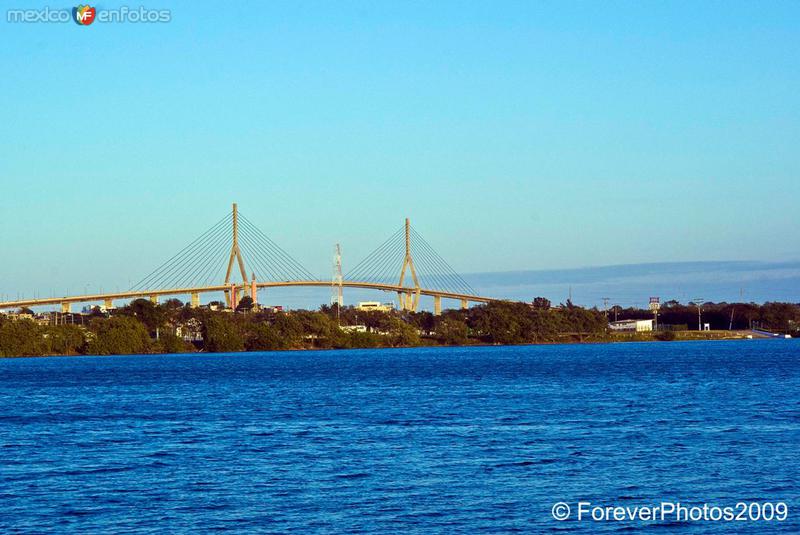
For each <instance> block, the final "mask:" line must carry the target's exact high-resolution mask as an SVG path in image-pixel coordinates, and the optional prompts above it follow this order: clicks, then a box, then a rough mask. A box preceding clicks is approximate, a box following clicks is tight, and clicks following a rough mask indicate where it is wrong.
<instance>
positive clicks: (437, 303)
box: [433, 295, 442, 316]
mask: <svg viewBox="0 0 800 535" xmlns="http://www.w3.org/2000/svg"><path fill="white" fill-rule="evenodd" d="M433 315H434V316H441V315H442V296H441V295H434V296H433Z"/></svg>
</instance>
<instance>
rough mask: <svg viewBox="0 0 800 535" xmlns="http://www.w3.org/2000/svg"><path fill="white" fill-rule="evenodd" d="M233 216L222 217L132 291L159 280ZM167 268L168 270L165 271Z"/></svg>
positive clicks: (131, 289)
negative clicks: (189, 251) (185, 254)
mask: <svg viewBox="0 0 800 535" xmlns="http://www.w3.org/2000/svg"><path fill="white" fill-rule="evenodd" d="M231 218H232V215H231V214H228V215H226V216H225V217H223V218H222V219H220V220H219V221H218V222H217V223H215V224H214V225H213V226H212V227H211V228H209V229H208V230H207V231H205V232H204V233H203V234H201V235H200V236H199V237H198V238H196V239H195V240H194V241H192V242H191V243H190V244H189V245H187V246H186V247H184V248H183V249H181V250H180V251H179V252H178V253H177V254H175V255H174V256H173V257H172V258H170V259H169V260H167V261H166V262H164V263H163V264H161V265H160V266H159V267H158V268H156V269H155V270H154V271H152V272H151V273H150V274H148V275H147V276H146V277H144V278H143V279H142V280H141V281H139V282H138V283H137V284H136V285H134V286H132V287H131V288H130V291H138V290H142V289H144V287H145V285H150V284H151V283H152V281H153V280H158V279H159V278H160V277H161V276H163V275H164V274H165V273H166V272H168V271H170V270H172V269H174V268H175V265H176V264H177V263H179V262H180V260H178V262H175V261H176V259H179V258H182V255H183V254H184V253H186V252H187V251H188V250H190V249H193V248H194V247H195V246H196V245H198V243H200V242H202V241H203V240H205V239H206V238H207V237H208V236H209V235H212V234H213V235H216V234H217V232H219V230H220V228H223V227H224V226H225V223H226V222H227V221H229V220H230V219H231ZM165 270H166V271H165Z"/></svg>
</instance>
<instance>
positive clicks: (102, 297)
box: [0, 280, 499, 309]
mask: <svg viewBox="0 0 800 535" xmlns="http://www.w3.org/2000/svg"><path fill="white" fill-rule="evenodd" d="M331 284H332V283H331V281H321V280H305V281H278V282H257V283H256V286H257V287H258V288H281V287H291V286H306V287H321V286H324V287H330V286H331ZM246 286H249V284H248V285H246ZM342 286H344V287H347V288H367V289H372V290H383V291H390V292H400V293H404V294H413V293H416V292H419V294H420V295H427V296H433V297H441V298H445V299H458V300H464V301H468V302H472V303H489V302H492V301H499V299H494V298H491V297H483V296H479V295H470V294H460V293H453V292H446V291H441V290H431V289H428V288H419V289H417V288H413V287H408V286H400V285H397V284H380V283H375V282H360V281H342ZM237 287H238V288H241V287H242V285H237ZM226 290H230V285H224V284H220V285H215V286H199V287H195V288H169V289H161V290H137V291H127V292H111V293H100V294H87V295H73V296H63V297H46V298H41V299H22V300H18V301H5V302H0V309H4V308H5V309H7V308H19V307H33V306H44V305H60V304H65V303H90V302H95V301H106V300H116V299H135V298H138V297H152V296H159V297H161V296H167V295H191V294H201V293H210V292H224V291H226Z"/></svg>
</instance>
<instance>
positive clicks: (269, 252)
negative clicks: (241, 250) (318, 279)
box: [242, 226, 313, 282]
mask: <svg viewBox="0 0 800 535" xmlns="http://www.w3.org/2000/svg"><path fill="white" fill-rule="evenodd" d="M242 230H245V231H246V232H244V233H242V237H243V238H244V239H245V242H246V244H247V245H248V246H249V247H252V253H253V255H257V258H259V259H260V260H261V262H263V263H264V264H263V265H266V266H268V267H269V269H267V271H266V272H268V273H270V274H271V275H272V276H273V277H274V280H275V281H276V282H277V281H289V280H303V279H304V278H307V277H306V275H305V274H303V273H302V271H298V269H297V268H296V267H295V266H294V265H293V264H292V263H291V262H289V261H288V260H287V259H286V258H284V256H285V255H283V254H281V252H280V251H279V250H276V249H275V248H274V247H272V246H271V245H270V243H269V242H266V241H264V239H263V238H261V237H260V236H259V235H258V234H252V235H250V234H248V232H252V229H248V228H247V227H246V226H245V227H243V229H242ZM254 244H255V245H254ZM248 250H249V249H248ZM270 256H272V257H273V259H272V260H270ZM290 259H291V257H290ZM257 265H262V264H260V263H257ZM263 265H262V269H263ZM273 267H274V268H275V272H274V273H273V271H272V268H273ZM281 270H284V271H283V272H281ZM275 273H277V274H275ZM265 275H266V273H265ZM281 275H283V276H281ZM312 278H313V277H312Z"/></svg>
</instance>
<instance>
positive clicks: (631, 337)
mask: <svg viewBox="0 0 800 535" xmlns="http://www.w3.org/2000/svg"><path fill="white" fill-rule="evenodd" d="M657 334H658V333H655V332H644V333H614V334H611V335H610V337H609V338H606V339H587V340H570V341H563V342H533V343H525V344H486V343H475V344H459V345H444V344H419V345H405V346H379V347H349V348H336V347H302V348H290V349H271V350H263V351H247V350H245V351H218V352H217V351H202V350H200V351H184V352H180V353H166V352H159V353H119V354H113V355H96V354H82V353H75V354H70V355H59V354H50V355H20V356H13V355H3V356H0V360H1V359H37V358H73V357H103V358H105V357H132V356H136V357H139V356H157V355H164V356H168V355H230V354H248V353H289V352H305V351H374V350H383V349H411V348H438V347H441V348H468V347H522V346H564V345H590V344H597V345H607V344H629V343H654V342H659V343H669V342H724V341H738V340H752V341H758V340H783V338H772V337H769V336H763V335H757V334H755V333H752V332H749V331H676V335H677V336H676V338H675V339H673V340H659V339H658V338H656V335H657ZM748 335H749V336H751V337H750V338H748Z"/></svg>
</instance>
